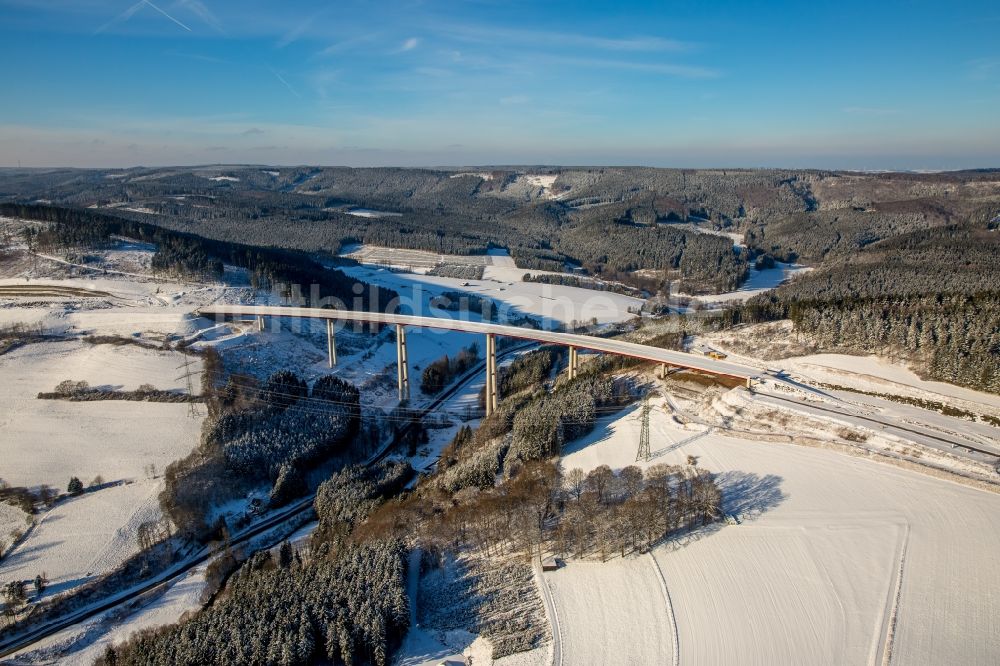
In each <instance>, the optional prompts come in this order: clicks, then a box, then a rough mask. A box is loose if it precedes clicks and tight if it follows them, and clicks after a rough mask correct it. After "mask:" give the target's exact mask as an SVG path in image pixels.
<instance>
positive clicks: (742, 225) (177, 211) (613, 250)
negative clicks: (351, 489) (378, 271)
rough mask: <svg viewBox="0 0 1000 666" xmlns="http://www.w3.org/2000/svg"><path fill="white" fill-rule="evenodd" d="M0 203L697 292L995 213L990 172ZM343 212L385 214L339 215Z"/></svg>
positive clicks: (136, 187) (205, 192) (191, 176)
mask: <svg viewBox="0 0 1000 666" xmlns="http://www.w3.org/2000/svg"><path fill="white" fill-rule="evenodd" d="M0 201H16V202H22V203H24V202H38V201H43V202H51V203H54V204H61V205H72V206H78V207H96V208H98V209H101V210H105V211H107V212H113V213H114V214H115V215H116V216H120V217H127V218H129V219H133V220H137V221H143V222H148V223H150V224H155V225H158V226H163V227H166V228H170V229H174V230H178V231H185V232H191V233H194V234H197V235H199V236H203V237H206V238H213V239H219V240H226V241H231V242H239V243H246V244H251V245H260V246H276V247H286V248H294V249H300V250H305V251H309V252H313V251H327V252H336V251H337V250H338V249H339V248H340V247H341V246H342V245H343V244H345V243H351V242H365V243H372V244H378V245H384V246H391V247H402V248H416V249H426V250H431V251H436V252H442V253H455V254H475V253H482V252H485V251H486V250H487V249H488V248H490V247H494V246H501V247H505V248H508V249H510V251H511V252H512V254H513V256H514V258H515V259H516V261H517V263H518V265H519V266H521V267H524V268H536V269H552V270H563V269H564V268H565V267H566V266H567V265H571V266H577V267H580V268H582V269H583V270H585V271H587V272H590V273H594V274H601V275H603V276H605V277H610V278H616V279H619V280H622V281H625V282H631V283H633V284H638V283H639V282H640V277H645V278H649V276H650V275H653V276H655V279H658V280H661V281H663V280H681V281H682V288H683V289H684V290H685V291H688V292H706V291H708V292H711V291H723V290H728V289H732V288H733V287H735V286H737V285H738V284H739V283H740V282H741V281H742V280H743V279H744V277H745V276H746V273H747V268H748V266H749V265H750V264H751V262H753V261H755V260H756V259H757V258H758V257H759V256H761V255H770V256H772V257H774V258H777V259H783V260H797V261H802V262H805V263H809V264H813V265H816V264H820V263H823V262H827V261H830V260H835V259H837V258H839V257H842V256H845V255H849V254H851V253H852V252H854V251H855V250H856V249H858V248H860V247H864V246H866V245H869V244H871V243H874V242H877V241H880V240H884V239H886V238H891V237H894V236H898V235H900V234H905V233H909V232H912V231H920V230H926V229H930V228H936V227H943V226H948V225H951V224H956V223H959V222H962V221H964V220H968V219H971V218H973V217H975V216H976V215H985V214H988V212H989V211H991V210H995V209H996V204H997V202H1000V172H998V171H968V172H954V173H942V174H908V173H892V174H860V173H836V172H822V171H785V170H739V169H737V170H710V169H709V170H690V169H651V168H604V167H595V168H586V169H583V168H573V169H560V168H539V167H535V168H503V169H490V168H487V169H485V170H484V169H481V168H477V169H472V170H467V171H455V170H452V171H449V170H430V169H396V168H374V169H350V168H319V167H294V168H284V167H281V168H277V167H276V168H270V167H249V166H231V167H229V166H225V167H223V166H215V167H197V168H188V167H185V168H156V169H146V168H137V169H128V170H79V169H77V170H74V169H61V170H18V169H4V170H0ZM356 208H364V209H370V210H374V211H382V212H386V213H393V215H391V216H381V217H380V216H376V217H361V216H358V215H352V214H350V212H351V211H355V209H356ZM355 212H356V211H355ZM720 231H723V232H728V233H732V234H735V235H736V236H737V237H740V236H742V237H744V238H745V241H746V245H747V250H746V251H744V252H735V251H734V250H733V248H732V245H731V239H730V238H729V237H727V236H721V235H713V234H712V233H705V232H714V233H715V234H718V232H720ZM640 269H646V270H643V271H642V272H641V273H638V274H637V273H635V271H638V270H640ZM645 286H648V284H647V285H645Z"/></svg>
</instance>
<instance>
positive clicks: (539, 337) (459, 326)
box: [198, 305, 760, 381]
mask: <svg viewBox="0 0 1000 666" xmlns="http://www.w3.org/2000/svg"><path fill="white" fill-rule="evenodd" d="M198 314H199V315H200V316H202V317H215V318H221V317H227V316H228V317H233V316H237V317H239V316H245V317H301V318H306V319H329V320H334V321H355V322H364V323H377V324H400V325H403V326H414V327H417V328H437V329H444V330H448V331H458V332H461V333H479V334H483V335H485V334H487V333H493V334H494V335H503V336H506V337H511V338H520V339H523V340H534V341H537V342H544V343H550V344H556V345H567V346H571V347H576V348H578V349H589V350H592V351H598V352H603V353H605V354H617V355H619V356H628V357H631V358H638V359H642V360H644V361H652V362H654V363H666V364H667V365H671V366H674V367H679V368H687V369H690V370H698V371H700V372H705V373H709V374H713V375H721V376H723V377H733V378H736V379H740V380H744V381H745V380H748V379H750V378H751V377H756V376H758V375H759V374H760V371H759V370H757V369H756V368H752V367H749V366H744V365H739V364H736V363H730V362H727V361H717V360H715V359H712V358H708V357H706V356H698V355H695V354H688V353H686V352H680V351H673V350H670V349H661V348H659V347H650V346H647V345H642V344H638V343H635V342H624V341H622V340H609V339H605V338H595V337H591V336H589V335H579V334H575V333H559V332H556V331H540V330H536V329H533V328H527V327H521V326H509V325H505V324H491V323H486V322H476V321H463V320H460V319H448V318H445V317H417V316H413V315H400V314H388V313H383V312H360V311H355V310H332V309H329V308H296V307H278V306H269V305H211V306H207V307H203V308H201V309H200V310H199V311H198Z"/></svg>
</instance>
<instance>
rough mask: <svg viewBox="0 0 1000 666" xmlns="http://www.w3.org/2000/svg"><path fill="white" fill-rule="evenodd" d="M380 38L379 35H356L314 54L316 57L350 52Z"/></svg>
mask: <svg viewBox="0 0 1000 666" xmlns="http://www.w3.org/2000/svg"><path fill="white" fill-rule="evenodd" d="M379 37H380V34H379V33H374V32H373V33H370V34H365V35H357V36H355V37H349V38H347V39H342V40H340V41H339V42H334V43H333V44H330V45H329V46H327V47H326V48H324V49H321V50H320V51H317V52H316V56H317V57H324V56H331V55H336V54H338V53H344V52H347V51H351V50H353V49H355V48H357V47H359V46H361V45H362V44H370V43H372V42H375V41H376V40H378V38H379Z"/></svg>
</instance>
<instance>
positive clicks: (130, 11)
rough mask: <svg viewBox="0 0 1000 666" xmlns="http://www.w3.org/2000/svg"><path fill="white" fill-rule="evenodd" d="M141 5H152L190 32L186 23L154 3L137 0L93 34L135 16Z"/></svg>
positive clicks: (146, 0)
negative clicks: (137, 0)
mask: <svg viewBox="0 0 1000 666" xmlns="http://www.w3.org/2000/svg"><path fill="white" fill-rule="evenodd" d="M143 5H148V6H149V7H152V8H153V9H155V10H156V11H158V12H159V13H161V14H163V15H164V16H166V17H167V18H168V19H170V20H171V21H173V22H174V23H176V24H177V25H179V26H180V27H182V28H184V29H185V30H187V31H188V32H191V28H189V27H187V26H186V25H184V24H183V23H181V22H180V21H178V20H177V19H175V18H174V17H173V16H171V15H170V14H168V13H166V12H165V11H163V10H162V9H160V8H159V7H157V6H156V5H154V4H153V3H152V2H150V1H149V0H139V2H137V3H135V4H134V5H132V6H131V7H129V8H128V9H126V10H125V11H123V12H122V13H121V14H119V15H118V16H116V17H115V18H113V19H111V20H110V21H108V22H107V23H105V24H104V25H102V26H101V27H100V28H98V29H97V30H95V31H94V34H95V35H97V34H99V33H102V32H104V31H105V30H107V29H108V28H110V27H111V26H113V25H114V24H116V23H122V22H124V21H128V20H129V19H130V18H132V17H133V16H135V13H136V12H137V11H139V10H140V9H142V7H143Z"/></svg>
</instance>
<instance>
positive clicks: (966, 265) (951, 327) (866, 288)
mask: <svg viewBox="0 0 1000 666" xmlns="http://www.w3.org/2000/svg"><path fill="white" fill-rule="evenodd" d="M998 212H1000V211H998ZM998 226H1000V218H990V219H989V220H987V219H977V218H973V219H970V220H968V221H967V222H966V223H964V224H956V225H948V226H945V227H937V228H932V229H923V230H920V231H913V232H909V233H906V234H902V235H900V236H896V237H893V238H890V239H887V240H883V241H877V242H874V243H872V244H870V245H866V246H864V247H862V248H860V249H858V250H857V251H855V252H854V253H853V254H849V255H845V256H844V257H843V258H842V259H841V260H838V261H835V262H831V263H829V264H828V265H826V266H824V267H823V268H821V269H819V270H817V271H813V272H811V273H808V274H806V275H805V276H803V277H801V278H799V279H796V280H794V281H792V282H791V283H789V284H787V285H784V286H782V287H780V288H778V289H777V290H775V291H774V292H772V293H771V294H766V295H763V296H759V297H756V298H754V299H752V300H751V301H749V302H748V303H747V304H746V306H745V307H744V308H743V311H742V312H741V313H740V315H741V317H742V320H743V321H748V322H754V321H767V320H774V319H784V318H790V319H791V320H792V321H793V322H794V324H795V327H796V329H797V330H799V331H802V332H804V333H806V334H807V335H810V336H812V337H813V338H814V339H815V340H816V341H817V342H818V343H820V345H821V346H822V347H823V348H824V349H842V350H845V351H848V352H853V353H877V354H882V355H885V354H893V353H896V354H898V355H899V356H900V357H902V358H906V359H908V360H910V361H911V362H912V363H913V364H914V366H915V368H917V369H918V370H922V371H923V373H924V374H926V375H927V376H928V377H930V378H933V379H937V380H941V381H947V382H952V383H955V384H961V385H964V386H969V387H972V388H976V389H981V390H986V391H991V392H993V393H1000V229H998Z"/></svg>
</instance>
